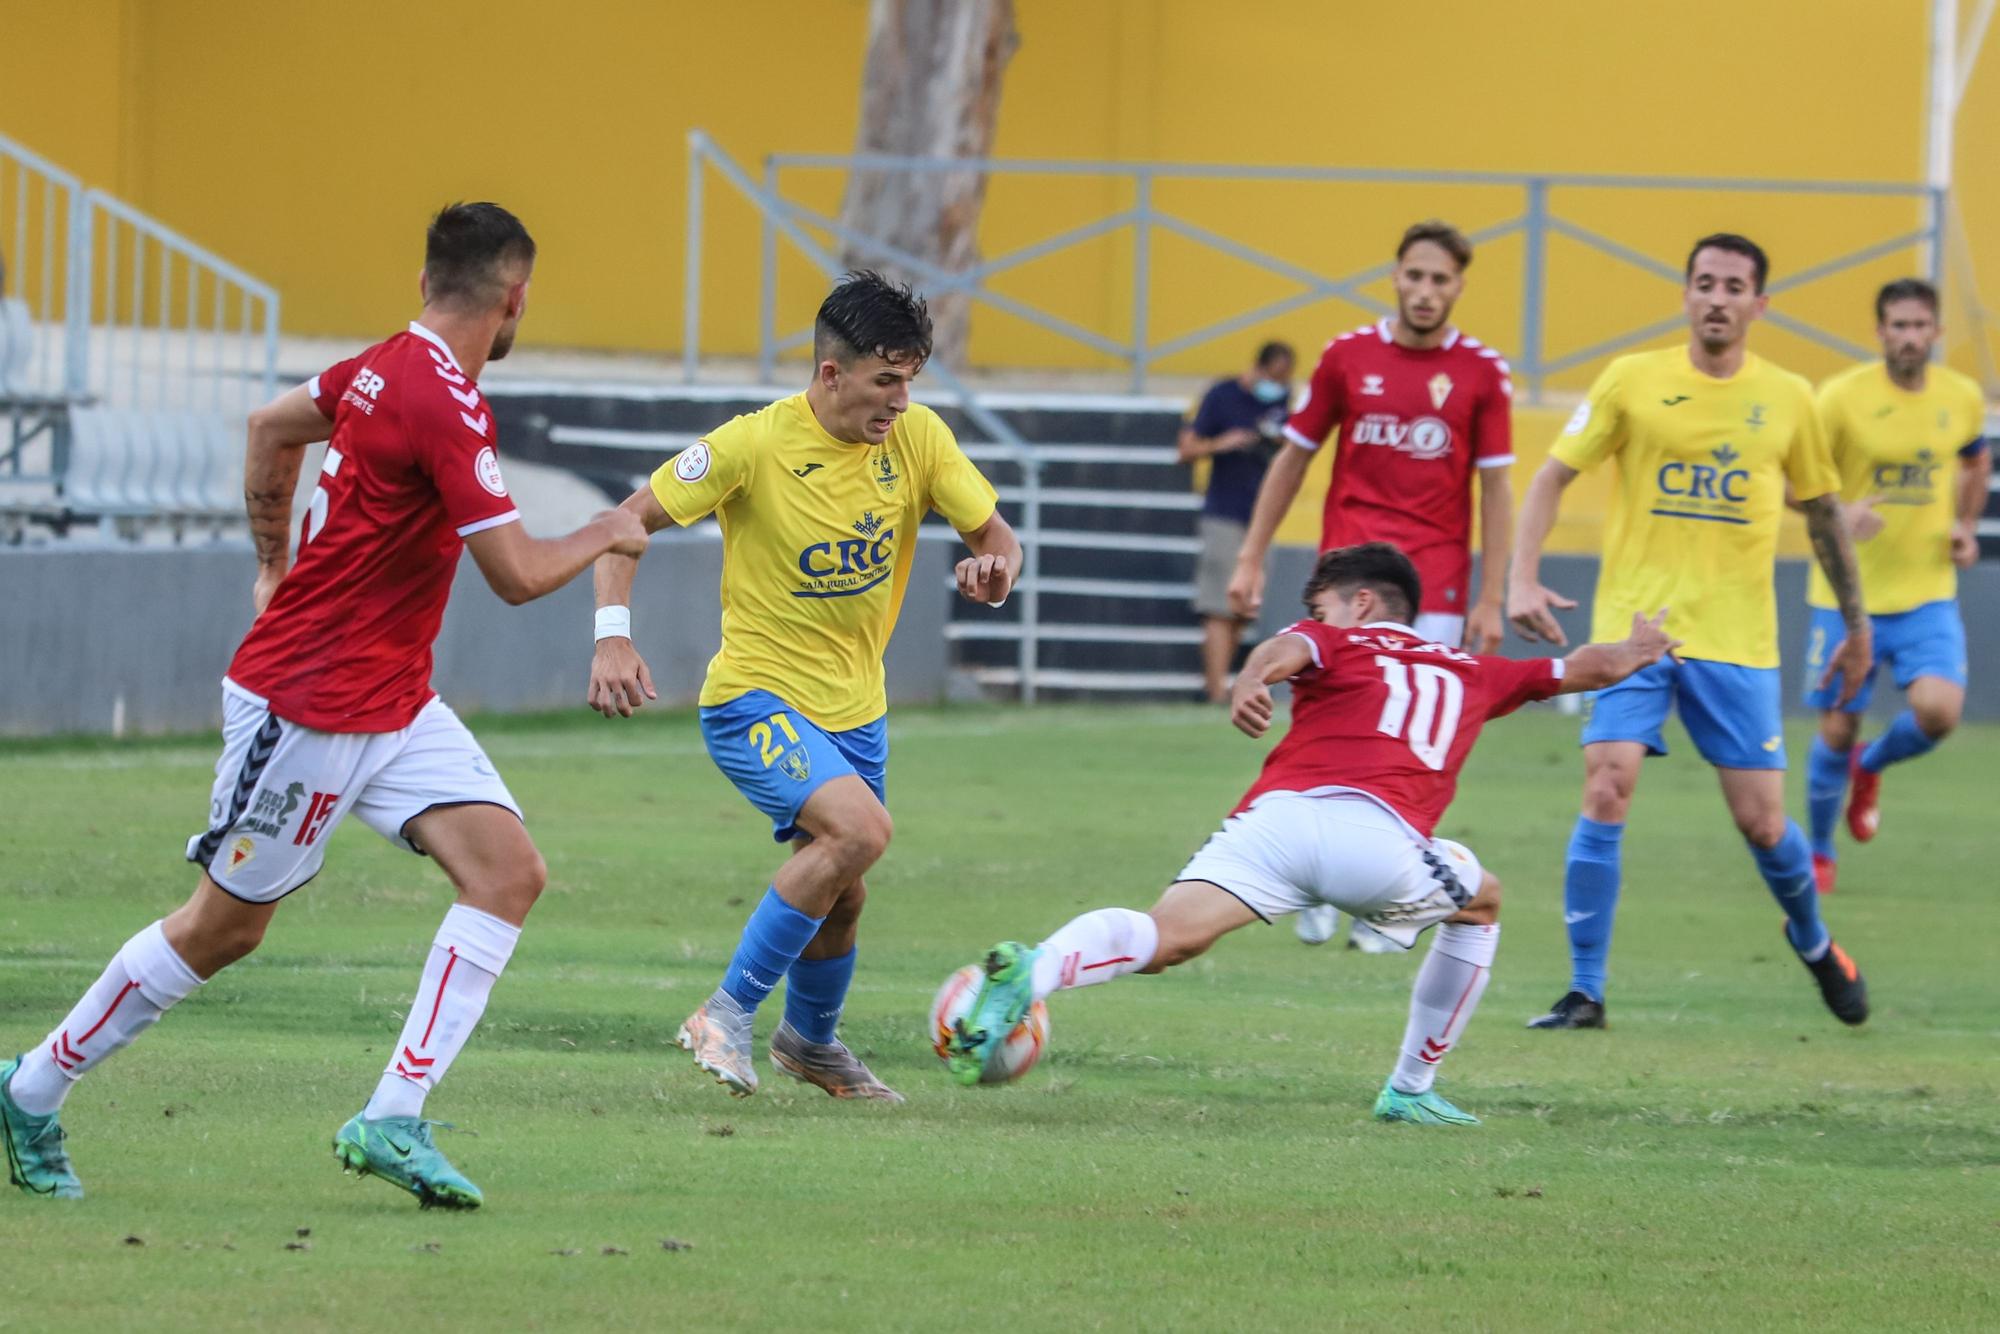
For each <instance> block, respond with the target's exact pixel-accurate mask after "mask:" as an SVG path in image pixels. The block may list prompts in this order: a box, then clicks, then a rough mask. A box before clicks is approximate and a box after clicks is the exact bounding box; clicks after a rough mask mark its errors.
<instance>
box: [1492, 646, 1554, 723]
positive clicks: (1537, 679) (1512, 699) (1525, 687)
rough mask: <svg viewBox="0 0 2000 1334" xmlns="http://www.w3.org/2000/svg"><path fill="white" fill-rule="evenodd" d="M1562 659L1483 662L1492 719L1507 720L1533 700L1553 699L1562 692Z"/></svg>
mask: <svg viewBox="0 0 2000 1334" xmlns="http://www.w3.org/2000/svg"><path fill="white" fill-rule="evenodd" d="M1562 674H1563V664H1562V659H1561V658H1489V657H1484V656H1482V657H1481V658H1480V659H1479V676H1480V680H1481V682H1482V683H1483V684H1484V685H1485V686H1486V697H1487V698H1488V699H1490V700H1492V701H1493V702H1492V704H1491V706H1489V707H1488V708H1487V710H1486V716H1487V717H1488V718H1505V717H1506V716H1507V715H1508V714H1510V713H1512V712H1513V711H1514V710H1516V709H1518V708H1520V707H1521V706H1522V705H1523V704H1526V703H1528V702H1529V701H1530V700H1537V699H1550V698H1552V697H1554V696H1555V695H1556V694H1557V693H1558V692H1560V691H1561V690H1562Z"/></svg>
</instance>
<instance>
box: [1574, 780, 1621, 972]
mask: <svg viewBox="0 0 2000 1334" xmlns="http://www.w3.org/2000/svg"><path fill="white" fill-rule="evenodd" d="M1624 836H1625V826H1624V825H1622V824H1600V823H1598V822H1597V821H1596V820H1593V819H1591V818H1590V817H1589V816H1587V815H1579V816H1577V817H1576V828H1575V830H1573V831H1572V832H1571V833H1570V836H1569V858H1568V860H1567V861H1566V862H1565V863H1564V865H1563V922H1564V923H1565V924H1566V925H1567V926H1568V927H1569V966H1570V983H1569V985H1570V990H1572V991H1581V992H1582V993H1583V994H1584V995H1586V996H1588V997H1590V998H1591V999H1592V1000H1594V1001H1600V1002H1601V1001H1602V1000H1603V999H1604V964H1605V959H1606V958H1607V957H1608V956H1609V955H1610V953H1611V918H1612V916H1613V914H1615V913H1616V912H1617V911H1618V874H1619V873H1618V843H1619V840H1620V839H1622V838H1623V837H1624Z"/></svg>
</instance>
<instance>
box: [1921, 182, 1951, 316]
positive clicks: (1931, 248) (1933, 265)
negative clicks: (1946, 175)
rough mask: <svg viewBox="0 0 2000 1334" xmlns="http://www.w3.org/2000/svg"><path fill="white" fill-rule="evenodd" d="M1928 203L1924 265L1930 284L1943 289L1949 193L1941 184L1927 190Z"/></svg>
mask: <svg viewBox="0 0 2000 1334" xmlns="http://www.w3.org/2000/svg"><path fill="white" fill-rule="evenodd" d="M1929 203H1930V243H1929V244H1928V245H1926V246H1925V247H1924V259H1925V260H1926V261H1927V263H1926V267H1927V268H1928V269H1929V270H1930V273H1929V277H1930V280H1931V286H1932V287H1935V288H1937V289H1938V290H1939V291H1943V290H1944V260H1945V255H1944V246H1945V219H1946V218H1947V217H1949V216H1950V215H1949V214H1948V213H1947V212H1946V210H1947V209H1949V208H1950V207H1951V194H1950V191H1948V190H1946V189H1945V188H1944V187H1943V186H1938V187H1935V188H1933V189H1932V190H1931V191H1930V192H1929Z"/></svg>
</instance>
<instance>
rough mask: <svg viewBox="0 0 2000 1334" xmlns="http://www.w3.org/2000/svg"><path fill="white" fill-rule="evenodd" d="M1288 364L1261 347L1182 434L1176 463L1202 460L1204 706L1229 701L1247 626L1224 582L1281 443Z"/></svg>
mask: <svg viewBox="0 0 2000 1334" xmlns="http://www.w3.org/2000/svg"><path fill="white" fill-rule="evenodd" d="M1293 360H1294V358H1293V356H1292V349H1291V348H1290V347H1289V346H1287V345H1286V344H1284V343H1266V344H1264V345H1263V346H1262V347H1260V348H1258V349H1257V359H1256V361H1255V362H1253V363H1252V364H1251V366H1250V369H1249V370H1247V371H1245V372H1243V374H1241V375H1238V376H1233V377H1231V378H1230V379H1227V380H1218V381H1216V382H1215V384H1213V385H1212V386H1210V387H1209V390H1208V392H1207V393H1206V394H1204V395H1202V399H1201V404H1200V406H1198V407H1197V408H1196V409H1195V410H1194V415H1193V416H1191V417H1189V418H1188V422H1187V424H1186V425H1185V426H1183V427H1182V428H1181V435H1180V457H1181V462H1183V463H1192V462H1194V461H1195V460H1196V459H1200V458H1205V459H1208V460H1209V474H1208V494H1207V496H1206V497H1205V498H1204V499H1203V501H1202V506H1201V523H1200V536H1201V554H1200V556H1199V557H1198V558H1197V560H1196V564H1195V576H1194V609H1195V612H1196V614H1197V615H1199V616H1200V617H1201V625H1202V640H1201V668H1202V679H1203V682H1204V685H1205V687H1206V689H1207V691H1208V697H1209V699H1210V700H1212V701H1216V702H1220V701H1222V700H1224V699H1227V698H1228V697H1229V664H1230V659H1232V658H1233V657H1235V655H1236V646H1237V643H1238V642H1239V641H1240V640H1241V639H1242V636H1243V629H1244V627H1245V626H1246V625H1247V624H1248V622H1247V621H1245V620H1243V619H1242V618H1240V617H1238V616H1237V615H1236V614H1235V613H1234V612H1232V611H1231V610H1230V609H1229V577H1230V575H1231V574H1233V573H1234V572H1235V565H1236V553H1237V551H1238V550H1239V549H1240V548H1241V547H1242V545H1243V535H1244V532H1245V531H1246V530H1247V529H1248V527H1249V524H1250V511H1251V509H1252V508H1253V507H1254V506H1255V505H1256V503H1257V488H1258V487H1259V486H1260V485H1262V483H1263V481H1264V467H1265V465H1266V464H1268V463H1269V462H1270V460H1271V455H1272V454H1273V453H1275V452H1276V451H1277V448H1278V446H1279V445H1280V444H1281V443H1282V440H1283V437H1282V434H1281V433H1282V431H1283V430H1284V425H1285V413H1286V411H1287V410H1288V409H1287V404H1288V402H1289V400H1290V399H1291V389H1292V363H1293Z"/></svg>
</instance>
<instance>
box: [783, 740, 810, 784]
mask: <svg viewBox="0 0 2000 1334" xmlns="http://www.w3.org/2000/svg"><path fill="white" fill-rule="evenodd" d="M778 767H779V768H780V769H782V770H784V773H785V777H787V778H790V779H792V780H794V781H795V782H800V783H803V782H805V781H806V779H808V778H811V777H812V756H810V755H808V754H806V748H805V747H804V746H793V747H792V748H791V749H790V750H787V751H786V752H785V753H784V754H783V755H781V756H780V757H779V758H778Z"/></svg>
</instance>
